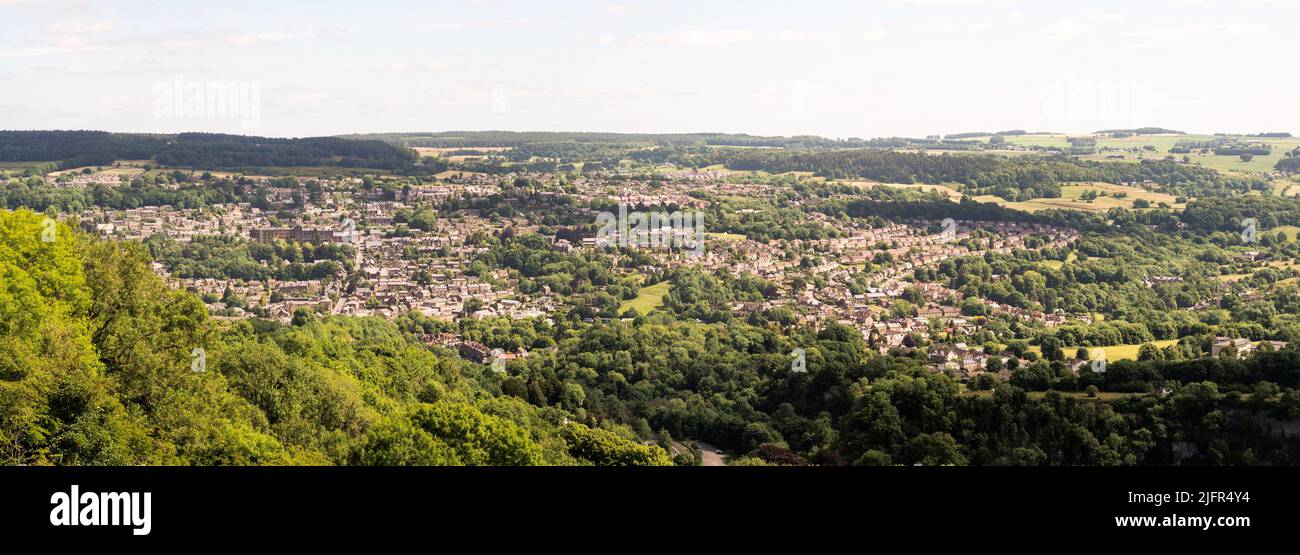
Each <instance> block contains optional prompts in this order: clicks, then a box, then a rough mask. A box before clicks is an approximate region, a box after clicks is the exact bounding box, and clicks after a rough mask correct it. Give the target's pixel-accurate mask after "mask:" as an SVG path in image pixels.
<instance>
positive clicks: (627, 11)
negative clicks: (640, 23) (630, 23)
mask: <svg viewBox="0 0 1300 555" xmlns="http://www.w3.org/2000/svg"><path fill="white" fill-rule="evenodd" d="M605 13H606V14H609V15H646V14H648V13H650V10H647V9H645V8H643V7H641V6H632V5H628V4H619V3H610V4H605Z"/></svg>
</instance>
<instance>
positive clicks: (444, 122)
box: [0, 0, 1300, 138]
mask: <svg viewBox="0 0 1300 555" xmlns="http://www.w3.org/2000/svg"><path fill="white" fill-rule="evenodd" d="M349 6H350V5H349V4H348V3H342V2H321V3H311V4H299V3H289V2H286V3H283V4H276V5H273V6H264V5H261V4H259V3H256V2H243V1H236V2H227V3H222V4H221V5H219V6H210V5H205V4H201V3H168V4H162V3H158V2H153V1H145V0H140V1H125V2H119V3H115V4H112V5H107V4H97V3H91V2H85V1H81V0H0V16H3V18H4V19H5V21H6V22H7V23H9V25H8V29H7V30H8V31H9V32H7V33H6V34H5V36H3V37H0V127H3V128H12V129H97V130H106V131H120V132H141V133H165V132H179V131H201V132H221V133H238V134H247V135H261V136H271V137H281V136H297V137H301V136H320V135H342V134H353V133H399V132H428V130H438V129H449V130H504V131H577V132H610V133H701V132H703V133H709V132H718V133H746V134H751V135H763V136H774V135H779V136H792V135H817V136H823V137H832V138H848V137H860V138H872V137H891V136H903V137H923V136H927V135H936V134H951V133H964V132H975V131H989V132H996V131H1002V130H1011V129H1024V130H1027V131H1031V132H1032V131H1048V132H1055V133H1088V132H1094V131H1097V130H1101V129H1116V128H1134V127H1147V126H1154V127H1165V128H1170V129H1177V130H1181V131H1186V132H1189V133H1258V132H1282V131H1292V130H1300V113H1297V112H1296V111H1294V110H1285V109H1284V108H1285V107H1286V106H1288V105H1289V103H1290V102H1291V98H1290V93H1289V92H1288V91H1289V90H1293V89H1295V88H1296V87H1295V86H1296V84H1297V81H1298V78H1297V77H1295V76H1294V75H1292V74H1291V73H1290V72H1286V71H1285V70H1284V63H1285V62H1286V60H1289V59H1294V57H1295V55H1296V54H1300V43H1297V41H1294V40H1287V31H1286V26H1285V25H1281V24H1277V23H1275V22H1284V21H1294V20H1295V19H1296V17H1297V16H1300V0H1248V1H1245V2H1236V3H1229V2H1225V1H1214V0H1155V1H1151V2H1143V3H1133V2H1120V1H1115V0H1104V1H1101V2H1094V3H1090V4H1089V5H1087V6H1082V7H1079V8H1078V9H1070V8H1065V7H1061V6H1051V5H1038V4H1037V3H1033V2H1028V1H1020V0H876V1H872V2H865V3H857V2H824V1H823V2H818V1H813V2H807V3H804V4H801V5H800V6H799V9H798V10H790V9H789V8H788V6H786V5H785V4H782V3H777V2H769V1H762V2H744V3H735V2H709V3H685V2H676V1H668V2H633V1H621V2H605V1H581V2H572V3H566V4H565V5H563V6H542V5H534V4H532V3H527V2H517V1H507V0H465V1H444V2H436V3H432V4H429V5H424V4H419V3H414V2H374V3H371V4H370V5H368V6H367V10H366V11H365V12H356V11H355V7H354V6H353V9H349ZM191 86H193V87H197V89H195V90H200V89H203V88H204V87H213V86H216V87H226V86H228V87H231V90H239V91H241V92H242V93H243V94H244V95H245V96H244V99H245V102H244V103H243V104H240V105H239V108H240V110H237V112H238V113H236V114H235V115H233V116H222V115H214V114H213V113H210V112H211V110H209V112H207V113H205V112H201V111H200V112H194V111H190V112H184V111H182V110H179V109H177V110H175V111H172V110H170V109H168V108H167V107H162V108H160V106H159V98H160V96H166V95H172V96H171V97H169V98H168V102H169V103H170V101H171V100H172V99H173V98H174V99H175V100H176V103H177V104H180V103H183V102H187V101H189V100H192V97H193V95H192V94H189V93H188V92H187V91H189V89H187V87H191ZM168 106H170V104H168ZM1279 108H1283V109H1279ZM413 130H414V131H413Z"/></svg>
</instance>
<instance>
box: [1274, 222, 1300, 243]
mask: <svg viewBox="0 0 1300 555" xmlns="http://www.w3.org/2000/svg"><path fill="white" fill-rule="evenodd" d="M1266 231H1268V232H1269V233H1277V232H1279V231H1281V232H1282V233H1285V234H1286V238H1287V239H1289V240H1291V241H1295V238H1296V236H1297V235H1300V226H1294V225H1280V226H1277V227H1275V228H1273V229H1269V230H1266Z"/></svg>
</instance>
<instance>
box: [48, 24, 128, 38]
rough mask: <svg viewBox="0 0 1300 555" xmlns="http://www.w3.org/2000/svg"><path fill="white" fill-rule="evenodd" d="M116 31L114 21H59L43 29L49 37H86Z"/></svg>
mask: <svg viewBox="0 0 1300 555" xmlns="http://www.w3.org/2000/svg"><path fill="white" fill-rule="evenodd" d="M116 30H117V23H116V22H114V21H60V22H57V23H51V24H50V25H47V26H46V27H45V32H46V33H49V34H51V35H87V34H91V33H110V32H113V31H116Z"/></svg>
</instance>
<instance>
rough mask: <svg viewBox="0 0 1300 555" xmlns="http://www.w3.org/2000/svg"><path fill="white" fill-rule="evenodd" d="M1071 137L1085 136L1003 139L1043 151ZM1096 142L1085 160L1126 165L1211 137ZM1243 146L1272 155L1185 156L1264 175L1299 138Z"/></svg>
mask: <svg viewBox="0 0 1300 555" xmlns="http://www.w3.org/2000/svg"><path fill="white" fill-rule="evenodd" d="M1071 136H1080V137H1081V136H1087V135H1065V134H1038V135H1020V136H1009V137H1006V141H1007V143H1008V144H1013V145H1020V146H1042V147H1062V148H1064V147H1069V146H1070V143H1069V141H1068V140H1067V139H1068V138H1069V137H1071ZM1093 138H1095V139H1096V140H1097V154H1095V155H1092V156H1087V157H1086V158H1090V159H1106V157H1107V156H1123V157H1124V158H1123V160H1125V161H1138V160H1141V159H1160V158H1164V157H1165V156H1166V155H1168V154H1169V149H1171V148H1173V147H1174V145H1176V144H1177V143H1178V141H1184V140H1187V141H1208V140H1210V139H1213V138H1214V136H1213V135H1135V136H1132V137H1124V138H1119V139H1116V138H1110V137H1101V136H1096V137H1093ZM1239 138H1240V139H1241V140H1242V141H1245V142H1258V143H1264V144H1268V145H1271V146H1272V147H1273V152H1272V153H1271V154H1269V155H1267V156H1255V157H1253V158H1252V159H1251V160H1250V161H1249V162H1244V161H1242V160H1241V157H1240V156H1219V155H1217V154H1214V153H1210V154H1207V155H1201V154H1199V153H1191V154H1188V155H1187V156H1188V158H1190V160H1191V162H1192V163H1193V164H1200V165H1202V166H1205V167H1207V168H1214V169H1216V170H1226V171H1236V172H1267V171H1272V170H1273V166H1274V164H1277V161H1278V160H1280V159H1281V158H1283V157H1284V156H1285V155H1286V153H1287V152H1288V151H1290V150H1292V149H1294V148H1296V147H1298V146H1300V137H1291V138H1284V139H1264V138H1257V137H1239ZM973 140H979V141H983V142H988V137H978V138H975V139H973ZM1146 146H1151V147H1154V148H1155V150H1154V151H1150V150H1141V151H1140V152H1125V151H1124V149H1130V148H1136V149H1142V148H1143V147H1146ZM1106 148H1113V149H1120V150H1118V151H1114V150H1112V151H1107V150H1104V149H1106ZM1174 156H1175V157H1177V158H1178V159H1180V160H1181V159H1182V156H1183V155H1182V154H1175V155H1174Z"/></svg>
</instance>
